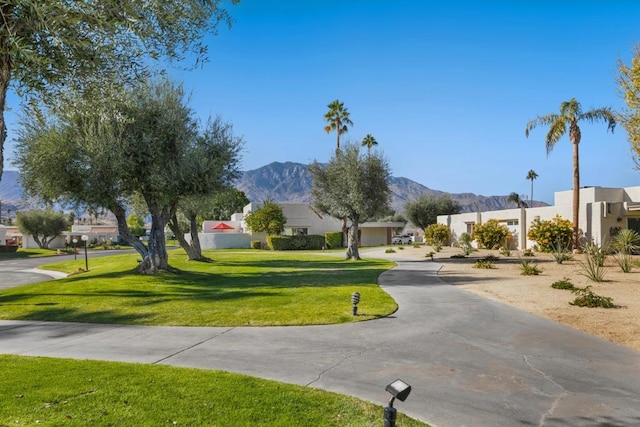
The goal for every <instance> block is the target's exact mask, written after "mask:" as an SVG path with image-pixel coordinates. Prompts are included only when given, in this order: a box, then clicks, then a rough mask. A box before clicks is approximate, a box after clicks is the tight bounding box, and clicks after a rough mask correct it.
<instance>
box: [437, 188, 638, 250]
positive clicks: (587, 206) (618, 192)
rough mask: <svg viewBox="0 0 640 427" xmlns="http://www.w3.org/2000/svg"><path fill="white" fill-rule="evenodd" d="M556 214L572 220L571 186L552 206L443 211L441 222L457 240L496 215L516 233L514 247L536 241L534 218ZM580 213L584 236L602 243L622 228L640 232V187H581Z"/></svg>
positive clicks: (547, 218)
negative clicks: (533, 237) (531, 229)
mask: <svg viewBox="0 0 640 427" xmlns="http://www.w3.org/2000/svg"><path fill="white" fill-rule="evenodd" d="M556 215H560V216H561V217H563V218H565V219H568V220H570V221H572V220H573V191H572V190H568V191H561V192H556V193H555V195H554V204H553V206H545V207H536V208H518V209H504V210H499V211H487V212H472V213H462V214H456V215H440V216H438V223H439V224H445V225H447V226H449V227H450V228H451V231H452V235H453V240H454V241H455V240H456V239H457V237H458V236H460V234H462V233H471V231H472V228H473V225H475V224H481V223H483V222H487V221H488V220H490V219H496V220H498V221H499V222H500V223H502V224H504V225H506V226H507V227H508V228H509V230H510V231H511V233H512V234H513V240H512V244H513V246H514V248H515V249H525V248H531V247H532V246H533V245H534V244H535V242H533V241H530V240H529V239H528V238H527V231H528V227H529V226H530V225H531V222H532V221H533V220H534V219H536V218H539V219H540V220H542V221H545V220H551V219H553V217H555V216H556ZM579 215H580V220H579V224H578V226H579V228H580V230H581V231H582V233H583V235H584V237H585V238H586V239H588V240H593V241H594V242H595V243H597V244H600V245H601V244H603V243H607V242H608V241H609V239H610V237H611V234H612V233H613V232H615V231H616V230H618V229H620V228H623V229H624V228H628V229H631V230H635V231H637V232H638V233H640V187H626V188H604V187H585V188H581V189H580V213H579Z"/></svg>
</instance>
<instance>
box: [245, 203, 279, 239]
mask: <svg viewBox="0 0 640 427" xmlns="http://www.w3.org/2000/svg"><path fill="white" fill-rule="evenodd" d="M244 222H245V223H246V224H247V227H248V228H249V230H251V231H255V232H258V233H267V234H268V235H270V236H277V235H278V234H282V232H283V231H284V225H285V224H286V223H287V218H286V217H285V216H284V213H283V212H282V206H280V205H279V204H277V203H275V202H273V201H271V200H266V201H265V202H264V203H263V204H262V206H261V207H259V208H258V209H256V210H255V211H253V212H250V213H249V214H248V215H247V216H245V218H244Z"/></svg>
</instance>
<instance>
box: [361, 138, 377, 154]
mask: <svg viewBox="0 0 640 427" xmlns="http://www.w3.org/2000/svg"><path fill="white" fill-rule="evenodd" d="M360 145H361V146H363V147H367V154H371V147H373V146H374V145H378V141H376V139H375V138H374V137H373V136H372V135H371V134H370V133H368V134H367V136H365V137H364V139H363V140H362V142H361V143H360Z"/></svg>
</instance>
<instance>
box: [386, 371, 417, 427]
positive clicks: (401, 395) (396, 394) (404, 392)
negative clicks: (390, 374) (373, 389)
mask: <svg viewBox="0 0 640 427" xmlns="http://www.w3.org/2000/svg"><path fill="white" fill-rule="evenodd" d="M385 390H386V391H388V392H389V393H390V394H391V399H389V405H388V406H387V407H386V408H384V427H396V417H397V415H398V412H397V410H396V408H394V407H393V401H394V400H396V399H398V400H399V401H401V402H404V401H405V400H406V399H407V397H409V393H411V386H410V385H409V384H407V383H405V382H404V381H402V380H401V379H397V380H395V381H394V382H392V383H391V384H389V385H388V386H386V387H385Z"/></svg>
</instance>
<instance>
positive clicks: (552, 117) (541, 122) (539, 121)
mask: <svg viewBox="0 0 640 427" xmlns="http://www.w3.org/2000/svg"><path fill="white" fill-rule="evenodd" d="M559 117H560V116H558V115H557V114H547V115H546V116H538V117H536V118H535V119H533V120H531V121H530V122H529V123H527V128H526V130H525V135H526V136H527V138H528V137H529V132H531V131H532V130H533V129H535V128H537V127H538V126H547V125H551V124H553V122H555V121H556V120H558V118H559Z"/></svg>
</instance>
